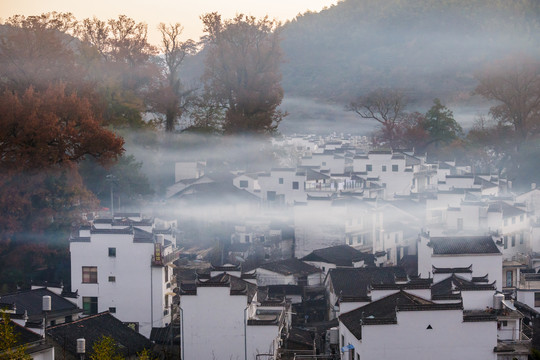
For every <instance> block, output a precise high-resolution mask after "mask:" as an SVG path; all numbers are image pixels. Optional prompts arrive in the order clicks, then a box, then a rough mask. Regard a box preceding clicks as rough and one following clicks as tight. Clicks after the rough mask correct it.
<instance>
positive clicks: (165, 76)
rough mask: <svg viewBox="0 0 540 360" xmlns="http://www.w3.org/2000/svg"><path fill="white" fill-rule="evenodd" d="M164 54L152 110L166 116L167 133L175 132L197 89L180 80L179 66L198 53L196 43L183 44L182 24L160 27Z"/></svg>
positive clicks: (185, 42) (190, 41)
mask: <svg viewBox="0 0 540 360" xmlns="http://www.w3.org/2000/svg"><path fill="white" fill-rule="evenodd" d="M158 29H159V31H160V33H161V41H162V47H161V51H162V52H163V65H164V66H163V71H162V76H161V79H160V81H159V82H158V85H157V86H158V87H157V89H156V91H155V93H154V94H153V96H152V97H151V98H152V101H151V104H152V105H153V106H152V107H153V110H154V111H157V112H159V113H161V114H163V115H164V116H165V118H164V121H163V122H164V123H165V131H167V132H172V131H174V130H175V126H176V124H177V123H178V120H179V119H180V118H181V117H182V114H183V113H184V111H185V110H186V109H187V107H188V106H189V105H190V103H191V102H192V101H193V99H194V98H195V97H194V92H195V90H196V89H195V88H194V87H191V88H187V87H186V86H185V84H183V83H182V81H181V79H180V66H181V65H182V63H183V61H184V59H185V57H186V56H187V55H188V54H191V53H193V52H194V51H195V49H196V44H195V42H194V41H193V40H191V39H190V40H186V41H181V40H180V35H181V34H182V31H183V28H182V26H181V25H180V24H179V23H175V24H170V25H165V24H164V23H161V24H159V27H158Z"/></svg>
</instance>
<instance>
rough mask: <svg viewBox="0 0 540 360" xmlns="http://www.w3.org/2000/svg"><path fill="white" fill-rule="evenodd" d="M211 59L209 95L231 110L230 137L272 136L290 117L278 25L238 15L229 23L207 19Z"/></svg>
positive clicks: (214, 16)
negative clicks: (284, 109)
mask: <svg viewBox="0 0 540 360" xmlns="http://www.w3.org/2000/svg"><path fill="white" fill-rule="evenodd" d="M201 19H202V21H203V24H204V32H205V33H206V36H205V38H204V43H205V50H206V51H207V54H206V68H205V73H204V77H203V80H204V84H205V91H206V93H207V94H208V95H209V97H210V98H211V99H214V100H216V102H218V103H220V104H221V106H223V107H224V108H225V119H224V124H223V130H224V132H225V133H229V134H232V133H271V132H273V131H275V130H276V129H277V127H278V124H279V123H280V121H281V120H282V119H283V116H284V114H283V113H282V112H281V111H279V110H278V106H279V105H280V104H281V101H282V99H283V88H282V87H281V72H280V70H279V64H280V62H281V57H282V55H281V49H280V45H279V32H278V31H277V26H278V23H277V22H276V21H273V20H269V19H268V18H267V17H265V18H263V19H256V18H255V17H253V16H245V15H243V14H240V15H237V16H236V17H235V18H233V19H230V20H225V21H223V20H222V19H221V16H220V15H219V14H217V13H209V14H206V15H204V16H202V18H201Z"/></svg>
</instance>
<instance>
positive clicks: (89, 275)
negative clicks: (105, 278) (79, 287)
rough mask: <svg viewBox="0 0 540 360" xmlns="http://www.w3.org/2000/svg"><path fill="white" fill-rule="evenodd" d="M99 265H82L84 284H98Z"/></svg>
mask: <svg viewBox="0 0 540 360" xmlns="http://www.w3.org/2000/svg"><path fill="white" fill-rule="evenodd" d="M97 271H98V270H97V266H83V267H82V283H83V284H97V283H98V273H97Z"/></svg>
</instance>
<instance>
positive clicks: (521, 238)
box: [518, 233, 524, 244]
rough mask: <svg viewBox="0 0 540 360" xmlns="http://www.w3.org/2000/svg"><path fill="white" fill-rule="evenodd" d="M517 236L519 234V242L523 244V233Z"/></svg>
mask: <svg viewBox="0 0 540 360" xmlns="http://www.w3.org/2000/svg"><path fill="white" fill-rule="evenodd" d="M518 236H519V243H520V244H523V237H524V236H523V233H520V234H519V235H518Z"/></svg>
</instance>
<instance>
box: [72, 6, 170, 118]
mask: <svg viewBox="0 0 540 360" xmlns="http://www.w3.org/2000/svg"><path fill="white" fill-rule="evenodd" d="M79 36H80V37H81V39H82V44H81V47H80V48H81V52H82V53H83V54H84V55H85V56H86V58H87V61H88V67H89V68H90V69H91V71H90V74H89V77H91V79H92V80H93V82H94V83H95V85H96V88H97V91H98V93H99V94H100V101H101V102H102V104H101V105H102V110H103V113H102V115H103V118H104V121H105V123H106V124H107V125H111V126H114V127H129V128H140V127H146V126H147V125H148V124H147V123H146V122H145V121H144V120H143V118H142V113H143V112H144V111H145V109H146V101H147V97H148V91H149V89H151V88H152V86H151V84H152V83H153V82H154V81H155V79H156V78H157V77H158V75H159V70H158V68H157V67H156V66H155V63H154V62H153V61H152V57H153V55H155V53H156V49H155V48H154V47H153V46H152V45H150V44H149V43H148V40H147V25H146V24H145V23H138V22H135V20H133V19H131V18H129V17H127V16H125V15H120V16H118V18H117V19H109V20H108V21H106V22H105V21H102V20H99V19H97V18H95V17H94V18H92V19H84V20H83V22H82V25H81V26H80V32H79Z"/></svg>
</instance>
